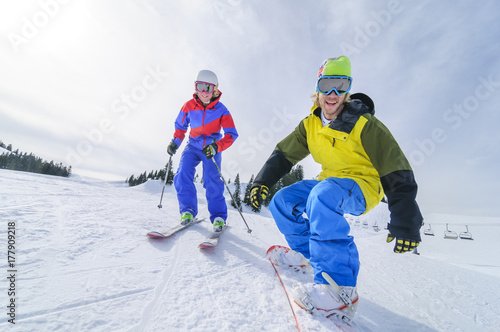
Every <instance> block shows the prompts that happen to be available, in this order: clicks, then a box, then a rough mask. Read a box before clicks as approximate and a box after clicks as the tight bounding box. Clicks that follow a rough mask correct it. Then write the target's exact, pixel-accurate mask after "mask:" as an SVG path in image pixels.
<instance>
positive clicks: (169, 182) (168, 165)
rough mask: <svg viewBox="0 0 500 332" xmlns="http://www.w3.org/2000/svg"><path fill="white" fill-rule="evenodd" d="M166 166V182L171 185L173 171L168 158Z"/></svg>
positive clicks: (172, 182)
mask: <svg viewBox="0 0 500 332" xmlns="http://www.w3.org/2000/svg"><path fill="white" fill-rule="evenodd" d="M166 168H167V184H169V185H172V184H174V171H173V166H172V159H170V160H169V162H168V163H167V166H166Z"/></svg>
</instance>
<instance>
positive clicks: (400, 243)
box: [387, 232, 420, 254]
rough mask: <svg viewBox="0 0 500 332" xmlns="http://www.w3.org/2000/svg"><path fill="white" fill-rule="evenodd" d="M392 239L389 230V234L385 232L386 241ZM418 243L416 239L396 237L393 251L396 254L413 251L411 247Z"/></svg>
mask: <svg viewBox="0 0 500 332" xmlns="http://www.w3.org/2000/svg"><path fill="white" fill-rule="evenodd" d="M393 240H394V237H393V236H392V235H391V232H389V234H387V243H389V242H392V241H393ZM419 244H420V242H419V241H417V240H411V239H403V238H396V244H395V245H394V252H395V253H398V254H404V253H405V252H408V251H413V249H415V248H416V247H418V245H419Z"/></svg>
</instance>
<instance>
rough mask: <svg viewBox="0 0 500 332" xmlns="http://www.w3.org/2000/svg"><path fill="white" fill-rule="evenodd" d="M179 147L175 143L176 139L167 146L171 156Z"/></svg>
mask: <svg viewBox="0 0 500 332" xmlns="http://www.w3.org/2000/svg"><path fill="white" fill-rule="evenodd" d="M178 148H179V147H178V146H177V144H175V142H174V141H172V142H170V143H169V144H168V146H167V153H168V154H169V155H171V156H173V155H174V154H175V152H176V151H177V149H178Z"/></svg>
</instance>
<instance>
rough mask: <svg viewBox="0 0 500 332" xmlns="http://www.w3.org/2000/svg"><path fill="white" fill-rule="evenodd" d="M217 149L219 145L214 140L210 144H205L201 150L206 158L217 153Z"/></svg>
mask: <svg viewBox="0 0 500 332" xmlns="http://www.w3.org/2000/svg"><path fill="white" fill-rule="evenodd" d="M218 150H219V147H218V146H217V143H215V142H214V143H212V144H209V145H205V147H204V148H203V150H201V151H202V152H203V153H204V154H205V155H206V156H207V159H211V158H212V157H213V156H215V155H216V154H217V151H218Z"/></svg>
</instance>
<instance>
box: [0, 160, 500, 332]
mask: <svg viewBox="0 0 500 332" xmlns="http://www.w3.org/2000/svg"><path fill="white" fill-rule="evenodd" d="M161 187H162V183H160V182H159V181H149V182H147V183H146V184H143V185H141V186H137V187H133V188H129V187H125V186H124V184H122V183H110V182H105V181H100V180H94V179H89V178H81V177H79V176H73V177H72V178H70V179H64V178H57V177H50V176H44V175H37V174H30V173H22V172H15V171H7V170H0V194H1V196H0V197H1V204H0V215H1V216H2V221H3V225H6V223H8V222H15V223H16V268H17V271H18V272H17V279H16V291H17V294H16V303H17V305H18V307H17V311H16V313H17V316H16V325H15V326H14V325H12V324H9V323H8V322H7V315H6V313H7V309H6V305H7V303H8V301H9V298H8V296H7V288H8V283H7V279H6V278H2V279H1V281H0V286H1V288H0V289H2V291H1V292H0V294H1V295H0V305H1V306H2V307H3V308H5V309H4V313H3V314H2V315H3V316H4V318H3V320H0V330H2V331H10V330H12V331H160V330H161V331H273V332H274V331H294V330H296V328H295V322H294V319H293V316H292V313H291V310H290V307H289V304H288V301H287V300H286V297H285V294H284V292H283V289H282V287H281V285H280V283H279V281H278V279H277V277H276V275H275V273H274V270H273V268H272V266H271V264H270V262H269V261H268V260H267V259H266V258H265V253H266V250H267V248H268V247H269V246H271V245H273V244H282V245H286V242H285V240H284V238H283V236H282V235H281V234H280V233H279V231H278V229H277V228H276V225H275V224H274V221H273V220H272V218H271V216H270V213H269V211H268V210H267V209H264V210H263V211H262V213H260V214H254V213H251V212H250V211H249V210H248V209H247V208H246V207H245V208H244V211H243V212H244V216H245V219H246V221H247V222H248V224H249V226H250V228H251V229H252V230H253V232H252V233H251V234H249V233H247V231H246V227H245V226H244V223H243V221H242V220H241V217H240V215H239V213H238V212H237V211H236V210H235V209H232V208H231V207H229V219H228V222H229V223H230V224H231V228H229V229H228V230H227V231H226V232H225V233H224V234H223V236H222V237H221V240H220V243H219V245H218V246H217V247H216V248H214V249H206V250H199V249H198V244H199V243H200V241H202V240H204V239H205V238H206V236H207V235H208V234H209V233H210V223H209V222H207V221H202V222H200V223H199V224H196V225H193V226H191V227H190V228H188V229H186V230H184V231H181V232H180V233H178V234H176V235H174V236H172V237H171V238H168V239H162V240H150V239H148V238H147V237H146V235H145V234H146V232H147V231H150V230H161V229H163V228H166V227H167V225H172V224H175V223H176V222H178V218H179V216H178V212H177V210H178V205H177V201H176V196H175V192H174V189H173V188H171V187H169V186H167V188H166V191H165V195H164V200H163V203H162V204H163V206H164V207H163V209H161V210H160V209H158V208H157V204H158V200H159V196H160V193H161ZM231 188H232V185H231ZM198 197H199V203H200V217H207V216H208V211H207V208H206V200H205V198H204V190H203V189H202V188H201V186H198ZM227 199H228V203H229V197H227ZM228 206H229V204H228ZM388 215H389V214H388V211H387V206H386V205H385V204H381V205H379V207H377V208H376V209H375V210H374V211H372V212H370V213H369V214H367V215H365V216H360V217H353V216H347V218H348V220H349V222H350V223H351V231H352V234H353V235H354V237H355V238H356V245H357V247H358V249H359V252H360V260H361V270H360V274H359V278H358V292H359V294H360V304H359V307H358V313H357V315H356V326H357V330H360V331H401V330H413V331H500V320H499V318H498V312H500V300H499V298H500V282H499V280H500V258H499V255H498V253H497V251H498V250H497V249H495V248H498V245H497V242H498V237H499V236H500V234H498V231H499V230H500V228H499V227H498V225H500V220H499V219H495V218H477V217H468V216H449V215H442V214H428V215H424V216H425V217H426V223H430V224H432V228H433V229H434V230H435V234H436V236H434V237H429V236H423V242H422V244H421V245H420V246H419V251H420V253H421V255H420V256H418V255H412V254H404V255H399V254H394V253H392V247H393V244H392V243H391V244H387V243H386V242H385V238H386V236H387V231H385V230H383V229H382V230H380V231H379V232H376V231H375V230H374V229H373V228H372V226H373V225H375V224H376V225H378V226H379V227H381V228H383V226H384V225H385V224H386V223H387V221H388ZM446 223H449V225H450V227H451V228H453V229H454V230H455V231H457V232H461V231H462V228H465V227H463V226H464V225H468V226H469V230H470V231H471V233H472V234H473V236H474V240H473V241H467V240H461V239H459V240H445V239H443V232H444V230H445V225H446ZM426 226H427V225H426ZM426 226H424V228H423V229H425V228H426ZM464 230H465V229H464ZM6 239H7V228H6V226H4V227H3V229H1V230H0V248H2V253H3V255H2V257H4V258H3V259H2V260H0V268H1V269H2V270H3V271H4V274H6V273H7V270H8V268H7V257H6V253H5V248H6V247H7V245H6V242H7V241H6ZM299 279H300V278H299ZM294 306H295V311H296V313H297V316H298V319H299V323H300V324H301V329H302V331H336V330H339V329H338V328H336V327H335V326H334V325H333V324H332V322H331V321H329V320H327V319H324V318H321V317H312V316H310V315H309V314H307V313H306V312H305V311H303V310H301V309H299V308H298V307H297V306H296V305H295V304H294Z"/></svg>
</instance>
